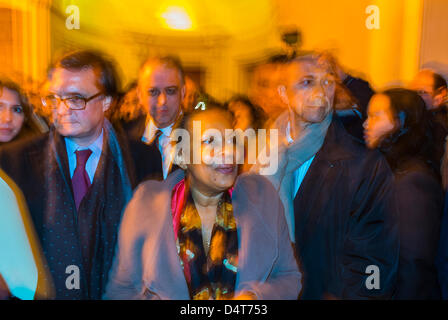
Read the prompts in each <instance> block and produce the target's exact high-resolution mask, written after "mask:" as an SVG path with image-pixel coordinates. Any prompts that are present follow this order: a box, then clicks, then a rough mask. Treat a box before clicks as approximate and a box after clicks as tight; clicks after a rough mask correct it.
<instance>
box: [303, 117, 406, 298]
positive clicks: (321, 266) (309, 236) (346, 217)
mask: <svg viewBox="0 0 448 320" xmlns="http://www.w3.org/2000/svg"><path fill="white" fill-rule="evenodd" d="M393 198H394V196H393V174H392V172H391V169H390V167H389V165H388V164H387V162H386V160H385V159H384V157H383V156H382V155H381V154H380V153H379V152H378V151H369V150H367V149H365V147H363V146H362V145H361V144H359V142H357V141H356V140H355V138H353V137H352V136H350V135H349V134H348V133H347V132H346V131H345V129H344V128H343V126H342V124H341V123H340V120H339V119H338V118H337V117H336V116H334V118H333V121H332V123H331V125H330V127H329V129H328V132H327V135H326V137H325V141H324V144H323V145H322V148H321V149H320V150H319V152H318V153H317V154H316V156H315V158H314V160H313V162H312V164H311V166H310V168H309V170H308V172H307V174H306V176H305V178H304V180H303V181H302V184H301V186H300V189H299V191H298V193H297V195H296V198H295V199H294V216H295V244H296V250H297V257H298V259H299V264H300V266H301V271H302V273H303V291H302V295H301V298H303V299H326V298H328V299H331V298H337V299H368V298H382V299H384V298H389V297H391V296H392V295H393V293H394V289H395V285H396V277H397V268H398V258H399V240H398V229H397V223H396V219H395V217H396V212H397V211H396V209H395V203H394V201H393ZM369 265H374V266H377V267H378V268H379V271H380V282H379V284H380V288H379V289H368V288H367V286H366V281H367V282H369V281H370V280H371V279H370V280H369V279H368V276H369V275H370V273H367V272H366V269H367V267H368V266H369ZM369 272H371V271H369ZM369 283H370V282H369Z"/></svg>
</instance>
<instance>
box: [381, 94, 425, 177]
mask: <svg viewBox="0 0 448 320" xmlns="http://www.w3.org/2000/svg"><path fill="white" fill-rule="evenodd" d="M382 94H384V95H385V96H387V97H388V98H389V100H390V108H391V111H392V114H393V117H394V121H395V125H396V127H395V129H394V130H393V132H392V133H391V134H390V135H389V136H388V137H386V138H385V139H384V140H383V141H382V142H381V144H380V146H379V148H380V150H381V151H382V152H383V153H384V154H385V155H386V158H387V160H388V162H389V164H390V165H391V167H392V168H393V169H394V168H397V167H398V166H399V165H400V163H401V162H402V161H403V160H406V159H407V158H409V157H418V158H420V159H422V160H424V161H426V162H429V159H430V157H429V149H428V146H429V145H430V142H431V131H430V126H429V119H428V116H427V112H426V106H425V101H424V100H423V99H422V98H421V97H420V95H419V94H418V93H417V92H415V91H412V90H408V89H403V88H393V89H388V90H386V91H384V92H382Z"/></svg>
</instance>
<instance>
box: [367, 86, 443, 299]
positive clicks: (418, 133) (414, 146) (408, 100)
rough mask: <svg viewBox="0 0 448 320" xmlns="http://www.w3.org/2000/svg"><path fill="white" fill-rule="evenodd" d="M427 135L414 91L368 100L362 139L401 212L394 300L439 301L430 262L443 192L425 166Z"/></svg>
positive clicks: (421, 105) (421, 104)
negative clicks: (389, 180)
mask: <svg viewBox="0 0 448 320" xmlns="http://www.w3.org/2000/svg"><path fill="white" fill-rule="evenodd" d="M429 132H430V131H429V126H428V122H427V118H426V110H425V102H424V101H423V99H422V98H421V97H420V96H419V95H418V94H417V93H416V92H414V91H411V90H407V89H401V88H394V89H389V90H386V91H384V92H382V93H378V94H376V95H374V96H373V97H372V100H371V101H370V103H369V107H368V118H367V120H366V121H365V123H364V137H365V140H366V145H367V146H368V147H369V148H372V149H373V148H378V149H379V150H380V151H381V152H382V153H383V154H384V156H385V157H386V159H387V161H388V163H389V165H390V167H391V168H392V170H393V172H394V175H395V190H396V200H397V206H398V209H399V213H400V216H399V228H400V242H401V246H400V262H399V276H398V283H397V292H396V298H397V299H438V298H440V292H439V286H438V280H437V272H436V269H435V264H434V262H435V257H436V253H437V245H438V240H439V232H440V230H439V229H440V219H441V213H442V206H443V192H442V187H441V185H440V182H439V179H438V177H437V172H436V170H435V168H434V166H433V165H432V163H431V161H430V155H429V150H430V149H429V146H430V144H431V140H430V139H431V136H430V133H429Z"/></svg>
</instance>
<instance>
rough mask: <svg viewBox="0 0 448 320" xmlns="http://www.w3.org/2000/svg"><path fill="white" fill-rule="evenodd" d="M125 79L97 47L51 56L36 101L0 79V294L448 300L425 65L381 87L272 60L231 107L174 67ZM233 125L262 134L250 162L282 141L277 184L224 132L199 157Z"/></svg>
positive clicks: (332, 70)
mask: <svg viewBox="0 0 448 320" xmlns="http://www.w3.org/2000/svg"><path fill="white" fill-rule="evenodd" d="M119 80H120V79H119V78H118V76H117V72H116V70H115V66H114V63H113V62H112V61H111V60H110V59H108V58H105V56H104V55H102V54H101V53H98V52H95V51H91V50H81V51H75V52H71V53H68V54H66V55H65V56H63V57H61V58H60V59H58V60H57V61H56V62H55V63H54V64H53V65H52V66H51V67H50V68H49V72H48V75H47V78H46V80H45V83H44V84H43V85H42V90H41V92H40V93H39V95H40V100H39V101H37V100H36V99H29V98H28V97H27V94H26V92H23V90H22V89H21V88H20V87H19V86H18V85H17V84H15V83H13V82H11V81H9V80H7V79H2V80H0V169H1V170H0V173H1V175H0V182H1V183H0V186H1V187H2V189H4V190H6V191H2V195H8V196H3V197H0V200H1V203H0V206H1V207H2V208H4V209H2V212H1V214H0V215H1V216H2V217H0V221H2V223H1V225H2V228H3V229H4V230H9V231H11V230H16V231H14V232H8V233H4V234H5V235H6V234H8V236H7V237H6V236H4V237H1V236H0V239H2V244H1V245H0V298H3V299H17V298H18V299H30V298H34V299H194V300H210V299H216V300H221V299H247V300H252V299H312V300H320V299H442V298H444V299H448V213H447V212H446V211H447V209H446V207H447V206H446V204H448V203H446V204H445V202H446V201H445V198H446V196H445V195H446V190H447V185H448V152H447V151H446V149H447V148H446V146H445V139H446V136H447V134H448V118H447V106H446V104H447V101H448V99H447V98H448V92H447V83H446V81H445V79H444V78H443V77H442V76H440V75H439V74H437V73H436V72H435V71H432V70H421V71H420V72H419V73H418V74H417V75H416V76H415V79H414V80H413V81H412V82H411V83H410V84H409V85H408V86H406V87H396V88H390V89H387V90H384V91H380V92H375V91H374V90H373V89H372V87H371V86H370V85H369V83H368V82H367V81H365V80H363V79H360V78H356V77H354V76H352V75H350V74H348V73H347V72H346V71H345V70H344V68H342V67H341V66H340V64H339V63H338V61H337V60H336V59H335V58H334V57H332V56H331V55H330V54H328V53H318V52H298V53H295V54H294V55H290V56H287V55H277V56H273V57H271V58H270V59H268V60H266V61H264V62H263V63H260V64H258V65H257V66H256V67H255V69H254V71H253V75H252V78H251V81H250V84H249V90H248V95H247V96H244V95H235V96H234V97H232V98H231V99H230V100H229V101H226V102H220V101H218V100H216V99H214V98H213V97H211V96H210V95H208V94H207V93H206V92H204V91H203V90H202V88H200V87H199V85H198V84H196V83H195V82H194V81H193V80H192V79H191V78H189V77H188V76H186V75H185V74H184V71H183V68H182V65H181V62H180V61H179V59H177V58H175V57H172V56H160V57H151V58H148V59H147V60H146V61H145V62H144V64H143V65H142V67H141V68H140V71H139V74H138V79H136V81H134V82H133V83H131V84H130V85H129V86H128V88H127V90H125V92H124V93H123V92H121V90H120V85H119V83H120V81H119ZM41 123H44V124H46V125H45V126H42V125H41ZM198 125H199V131H198V129H197V128H198ZM45 128H48V130H44V129H45ZM229 129H230V130H234V129H240V132H248V130H254V131H255V132H257V131H259V130H263V129H269V132H270V135H269V137H268V139H267V141H266V143H264V144H263V143H261V142H260V141H257V142H258V143H257V147H256V148H255V150H256V153H257V155H258V154H260V153H262V152H266V150H268V149H269V150H271V152H272V150H273V149H270V147H271V146H272V145H273V144H274V143H275V144H276V149H275V150H276V151H277V152H278V154H277V156H276V157H275V159H277V160H278V163H277V168H276V170H275V172H273V173H270V174H266V173H265V171H264V169H265V166H266V164H265V163H261V162H260V161H256V162H255V163H251V162H250V161H248V155H247V154H245V155H244V157H243V158H244V159H243V161H242V162H238V161H237V160H236V155H235V153H234V152H233V151H234V148H235V147H236V144H237V143H238V142H237V139H234V138H233V139H231V140H229V141H226V145H225V146H222V141H219V142H220V143H221V144H220V146H221V148H213V150H212V151H210V150H211V149H210V146H211V145H214V143H216V140H218V139H217V136H213V135H212V136H211V135H210V132H215V133H217V134H218V135H219V136H221V137H224V136H226V134H225V132H226V130H229ZM177 130H183V132H186V134H185V135H184V136H182V137H181V138H178V139H174V138H173V134H174V132H176V131H177ZM210 130H211V131H210ZM272 130H275V132H276V134H275V135H272V133H271V132H273V131H272ZM44 131H46V132H44ZM195 135H199V137H200V138H199V140H196V139H195ZM255 139H258V137H256V138H255ZM198 141H199V142H198ZM248 143H250V142H249V139H247V140H243V144H244V150H246V151H247V150H248ZM186 144H188V145H191V146H192V147H191V150H189V151H188V152H186V150H185V145H186ZM228 145H230V148H228ZM197 154H199V155H202V158H201V159H202V161H199V162H198V161H195V160H194V157H195V155H197ZM204 159H208V160H209V161H205V160H204ZM271 159H272V158H271ZM196 160H197V159H196ZM8 190H9V191H8ZM11 190H14V192H12V191H11ZM21 199H22V200H23V201H22V202H23V203H22V202H21ZM8 208H9V209H8ZM11 208H13V209H11ZM4 210H9V211H8V214H5V213H3V211H4ZM21 210H22V211H26V212H29V216H30V221H31V223H30V224H31V226H32V229H33V230H35V236H32V235H30V233H29V229H30V228H28V227H27V228H25V227H23V225H24V224H23V223H22V225H21V224H20V223H19V222H18V221H20V219H22V220H24V219H25V218H24V217H25V216H26V214H23V213H22V214H20V211H21ZM11 212H12V213H11ZM25 229H26V230H25ZM27 232H28V240H26V236H24V234H26V233H27ZM32 239H34V240H35V241H36V242H37V245H33V243H32V242H33V241H34V240H32ZM31 247H32V248H33V249H32V250H31V249H30V248H31ZM11 252H14V253H15V254H14V255H11ZM30 252H32V255H31V257H34V258H30ZM11 257H14V259H13V258H11ZM20 259H22V260H21V261H22V264H23V265H22V266H21V267H20V268H19V267H18V266H17V264H18V261H20Z"/></svg>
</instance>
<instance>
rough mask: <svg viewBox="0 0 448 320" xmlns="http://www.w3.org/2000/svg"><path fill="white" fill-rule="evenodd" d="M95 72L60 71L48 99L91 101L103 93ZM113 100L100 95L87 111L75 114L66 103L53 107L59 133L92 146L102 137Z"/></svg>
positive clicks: (79, 142) (88, 70)
mask: <svg viewBox="0 0 448 320" xmlns="http://www.w3.org/2000/svg"><path fill="white" fill-rule="evenodd" d="M100 87H101V86H100V85H99V84H98V82H97V76H96V74H95V72H94V70H93V69H91V68H90V69H83V70H77V71H71V70H66V69H63V68H57V69H55V70H54V71H53V75H52V77H51V79H50V81H49V84H48V94H47V97H54V96H56V97H59V98H63V99H64V98H69V97H70V98H74V99H77V98H79V97H83V98H90V97H92V96H94V95H96V94H97V93H99V92H101V90H102V89H101V88H100ZM110 102H111V98H110V97H104V95H99V96H98V97H96V98H94V99H92V100H90V101H89V102H87V103H86V108H85V109H84V110H72V109H70V108H68V107H67V106H66V105H65V104H64V103H63V102H59V103H57V107H53V109H52V116H53V122H54V125H55V128H56V130H57V131H58V133H59V134H60V135H62V136H64V137H68V138H71V139H73V140H74V141H75V142H76V143H78V144H80V145H89V144H90V143H92V142H93V141H94V140H95V139H96V138H97V137H98V136H99V135H100V133H101V130H102V126H103V121H104V112H105V111H107V109H108V108H109V106H110Z"/></svg>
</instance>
